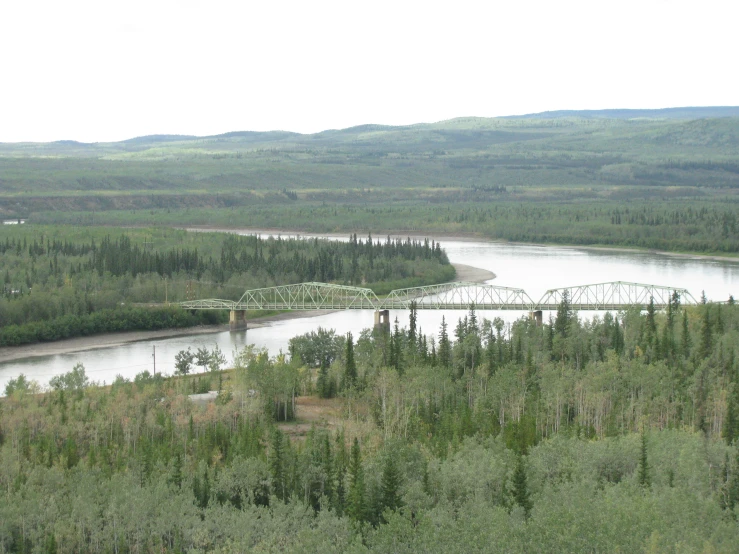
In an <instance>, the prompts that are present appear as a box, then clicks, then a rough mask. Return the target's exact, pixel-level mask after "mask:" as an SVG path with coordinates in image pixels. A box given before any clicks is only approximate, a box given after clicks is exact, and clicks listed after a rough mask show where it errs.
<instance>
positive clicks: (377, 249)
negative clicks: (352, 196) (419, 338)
mask: <svg viewBox="0 0 739 554" xmlns="http://www.w3.org/2000/svg"><path fill="white" fill-rule="evenodd" d="M0 264H1V265H0V268H1V271H2V279H3V289H2V293H3V294H2V298H0V346H15V345H18V344H25V343H31V342H37V341H49V340H57V339H62V338H68V337H73V336H79V335H91V334H95V333H101V332H110V331H118V330H136V329H138V330H143V329H160V328H163V327H185V326H192V325H198V324H207V323H217V322H223V318H224V317H226V316H227V314H222V313H218V312H211V313H207V312H206V313H198V314H195V315H193V314H189V313H185V312H182V311H181V310H179V313H178V310H176V309H175V307H174V306H172V305H169V304H170V303H175V302H179V301H183V300H191V299H196V298H228V299H238V298H239V297H240V296H241V295H242V294H243V292H244V291H245V290H247V289H249V288H259V287H265V286H273V285H279V284H288V283H300V282H307V281H319V282H331V283H338V284H347V285H358V286H363V287H368V288H372V289H373V290H374V291H375V292H376V293H378V294H386V293H388V292H389V291H390V290H393V289H395V288H402V287H410V286H417V285H422V284H433V283H439V282H446V281H450V280H452V279H453V278H454V268H453V267H452V266H451V265H450V264H449V260H448V259H447V257H446V254H445V253H444V251H443V250H442V249H441V246H440V244H439V243H438V242H435V241H429V240H411V239H405V240H400V239H390V237H387V238H386V239H383V240H375V239H373V238H372V237H371V235H370V236H368V237H367V238H366V239H360V238H357V236H356V234H354V235H352V236H351V237H350V239H349V240H348V241H346V242H341V241H328V240H318V239H282V238H280V237H278V238H272V237H268V238H262V237H259V236H239V235H232V234H226V233H196V232H187V231H177V230H172V229H164V228H155V229H136V230H131V229H114V228H98V227H89V228H82V229H79V228H75V227H69V226H66V227H65V226H35V225H31V224H24V225H8V226H3V227H2V228H0Z"/></svg>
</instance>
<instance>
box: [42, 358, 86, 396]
mask: <svg viewBox="0 0 739 554" xmlns="http://www.w3.org/2000/svg"><path fill="white" fill-rule="evenodd" d="M89 384H90V380H89V379H88V378H87V375H85V366H84V365H82V364H81V363H77V364H75V366H74V367H73V368H72V371H70V372H68V373H64V374H62V375H55V376H54V377H52V378H51V379H50V380H49V386H50V387H51V388H52V389H54V390H57V391H67V392H81V391H82V390H84V389H85V387H87V386H88V385H89Z"/></svg>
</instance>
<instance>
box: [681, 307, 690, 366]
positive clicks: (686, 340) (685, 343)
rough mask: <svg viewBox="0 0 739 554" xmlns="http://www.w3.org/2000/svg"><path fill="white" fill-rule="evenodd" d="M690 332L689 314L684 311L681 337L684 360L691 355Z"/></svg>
mask: <svg viewBox="0 0 739 554" xmlns="http://www.w3.org/2000/svg"><path fill="white" fill-rule="evenodd" d="M690 346H691V340H690V330H689V329H688V312H687V311H686V310H683V322H682V336H681V337H680V350H681V351H682V355H683V358H687V357H688V356H689V355H690Z"/></svg>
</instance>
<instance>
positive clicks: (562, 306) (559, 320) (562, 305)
mask: <svg viewBox="0 0 739 554" xmlns="http://www.w3.org/2000/svg"><path fill="white" fill-rule="evenodd" d="M572 318H573V313H572V308H571V307H570V291H569V290H567V289H565V290H564V291H563V292H562V300H561V301H560V302H559V304H558V305H557V317H556V318H555V319H554V330H555V331H556V332H557V334H558V335H559V336H560V337H563V338H566V337H567V335H568V334H569V332H570V322H571V321H572Z"/></svg>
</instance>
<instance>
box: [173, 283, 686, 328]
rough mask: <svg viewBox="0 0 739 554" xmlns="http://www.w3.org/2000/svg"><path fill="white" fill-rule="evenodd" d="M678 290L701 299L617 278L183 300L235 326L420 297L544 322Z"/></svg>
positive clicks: (666, 297)
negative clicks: (565, 310)
mask: <svg viewBox="0 0 739 554" xmlns="http://www.w3.org/2000/svg"><path fill="white" fill-rule="evenodd" d="M674 293H677V294H678V295H679V298H680V302H681V303H682V304H697V302H696V300H695V298H693V296H692V295H691V294H690V292H688V291H687V290H686V289H682V288H675V287H666V286H660V285H645V284H640V283H629V282H625V281H612V282H609V283H597V284H592V285H577V286H572V287H563V288H558V289H550V290H548V291H546V292H545V293H544V295H543V296H542V297H541V298H540V299H539V301H538V302H534V301H533V300H532V299H531V297H530V296H529V295H528V294H527V293H526V291H525V290H523V289H520V288H513V287H503V286H498V285H488V284H480V283H465V282H461V281H456V282H452V283H444V284H441V285H428V286H422V287H412V288H406V289H398V290H394V291H392V292H390V294H388V295H387V296H386V297H384V298H378V297H377V295H375V293H374V292H373V291H372V290H371V289H367V288H360V287H350V286H346V285H334V284H329V283H298V284H295V285H281V286H277V287H267V288H261V289H254V290H248V291H246V292H245V293H244V294H243V295H242V296H241V298H239V299H238V300H224V299H218V298H210V299H204V300H190V301H187V302H180V306H182V307H183V308H185V309H188V310H229V311H230V312H231V328H232V329H238V328H246V311H258V310H279V311H289V310H300V311H307V310H374V311H375V322H376V323H382V324H388V323H389V310H407V309H410V307H411V303H414V302H415V305H416V309H419V310H467V309H469V308H470V307H472V306H474V308H475V309H477V310H518V311H527V312H529V313H530V314H531V315H532V317H535V318H536V319H537V321H539V322H541V312H542V311H545V310H556V309H557V307H558V306H559V305H560V304H561V302H562V300H563V299H564V298H565V296H567V297H568V300H569V304H570V308H571V309H572V310H575V311H582V310H620V309H624V308H627V307H629V306H635V305H640V306H646V305H647V304H649V302H650V301H651V302H654V307H655V308H656V309H658V310H660V309H665V308H666V307H667V305H668V304H669V302H670V300H671V298H672V296H673V294H674Z"/></svg>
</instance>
